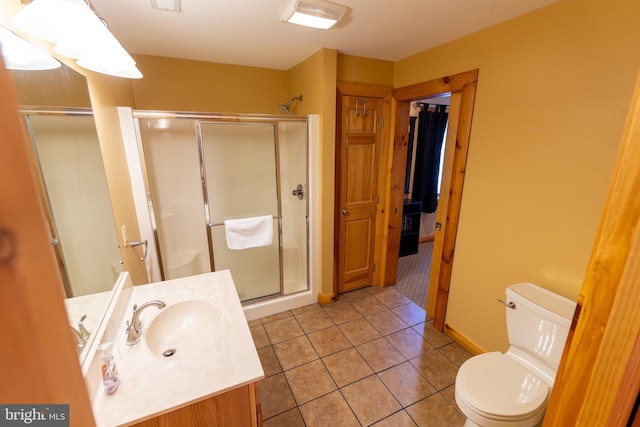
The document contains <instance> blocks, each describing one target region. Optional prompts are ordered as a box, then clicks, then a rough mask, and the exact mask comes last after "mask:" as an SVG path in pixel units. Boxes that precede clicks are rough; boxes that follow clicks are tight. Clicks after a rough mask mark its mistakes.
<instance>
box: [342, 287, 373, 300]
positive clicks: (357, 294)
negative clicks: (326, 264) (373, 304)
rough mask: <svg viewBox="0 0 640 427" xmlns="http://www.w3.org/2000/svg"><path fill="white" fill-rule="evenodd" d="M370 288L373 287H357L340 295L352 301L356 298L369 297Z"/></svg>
mask: <svg viewBox="0 0 640 427" xmlns="http://www.w3.org/2000/svg"><path fill="white" fill-rule="evenodd" d="M370 288H371V287H366V288H362V289H357V290H355V291H349V292H345V293H344V294H340V296H341V297H343V298H344V299H346V300H347V301H352V300H354V299H358V298H362V297H367V296H369V295H371V294H370V293H369V289H370Z"/></svg>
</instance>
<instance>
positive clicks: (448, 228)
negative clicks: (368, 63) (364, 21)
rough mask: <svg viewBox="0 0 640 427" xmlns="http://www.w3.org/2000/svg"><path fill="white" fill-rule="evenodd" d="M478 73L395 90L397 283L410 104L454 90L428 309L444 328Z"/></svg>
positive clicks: (389, 265)
mask: <svg viewBox="0 0 640 427" xmlns="http://www.w3.org/2000/svg"><path fill="white" fill-rule="evenodd" d="M477 78H478V70H472V71H467V72H464V73H460V74H455V75H452V76H446V77H442V78H440V79H436V80H431V81H427V82H423V83H418V84H414V85H410V86H405V87H401V88H397V89H394V90H393V99H394V100H395V102H396V108H395V127H394V136H393V153H392V167H391V177H390V186H389V188H390V194H389V199H388V202H389V209H388V212H389V216H388V230H389V233H388V238H387V241H386V254H385V257H384V258H385V263H384V264H385V273H384V284H395V280H396V275H397V269H398V256H397V254H398V248H399V245H400V238H401V231H402V205H403V203H404V182H405V178H406V159H407V150H408V129H409V110H410V104H411V102H414V101H417V100H419V99H423V98H429V97H434V96H437V95H440V94H443V93H446V92H450V93H451V102H450V109H449V129H448V132H447V137H446V142H445V157H444V164H443V176H442V188H441V195H440V200H439V209H438V211H437V217H436V234H435V238H434V247H433V258H432V264H431V273H430V276H429V282H430V286H429V295H428V298H427V307H426V308H427V313H428V314H429V315H431V316H433V317H434V323H433V325H434V327H435V328H436V329H438V330H443V329H444V317H445V313H446V308H447V299H448V295H449V285H450V282H451V271H452V267H453V256H454V249H455V241H456V234H457V229H458V217H459V214H460V204H461V200H462V188H463V185H464V176H465V168H466V162H467V152H468V149H469V137H470V132H471V119H472V117H473V105H474V101H475V91H476V84H477Z"/></svg>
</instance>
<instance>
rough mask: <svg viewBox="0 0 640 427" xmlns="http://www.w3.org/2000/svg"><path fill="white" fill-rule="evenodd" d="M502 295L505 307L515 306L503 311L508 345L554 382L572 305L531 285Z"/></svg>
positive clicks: (568, 301) (518, 287) (511, 289)
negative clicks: (504, 295) (505, 302)
mask: <svg viewBox="0 0 640 427" xmlns="http://www.w3.org/2000/svg"><path fill="white" fill-rule="evenodd" d="M506 293H507V304H509V303H511V302H513V303H514V304H515V309H511V308H508V307H507V308H506V311H507V331H508V334H509V343H510V344H511V346H512V348H514V347H515V348H516V349H518V350H519V351H516V352H517V353H518V354H520V355H521V356H522V357H524V358H526V359H530V360H529V363H531V364H533V365H538V367H539V368H540V369H542V370H544V371H546V372H548V374H549V375H550V376H551V377H552V378H551V380H553V379H555V373H556V372H557V370H558V365H559V364H560V359H561V357H562V351H563V349H564V344H565V342H566V340H567V334H568V333H569V327H570V326H571V319H572V317H573V312H574V311H575V308H576V303H575V302H573V301H571V300H569V299H567V298H565V297H563V296H560V295H557V294H555V293H553V292H551V291H548V290H546V289H544V288H541V287H539V286H537V285H534V284H533V283H518V284H515V285H511V286H509V287H508V288H507V291H506ZM510 352H511V350H510ZM522 353H524V354H522ZM540 363H542V364H544V366H539V364H540Z"/></svg>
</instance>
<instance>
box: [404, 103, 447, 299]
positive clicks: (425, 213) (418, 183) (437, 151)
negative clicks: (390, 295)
mask: <svg viewBox="0 0 640 427" xmlns="http://www.w3.org/2000/svg"><path fill="white" fill-rule="evenodd" d="M450 100H451V96H450V94H449V93H446V94H443V95H442V96H439V97H436V98H425V99H420V100H417V101H414V102H411V109H410V115H409V139H408V147H407V163H406V164H407V167H406V175H405V185H404V193H405V199H404V204H403V209H402V210H403V213H402V215H403V216H402V231H401V236H400V254H399V260H398V270H397V275H396V290H397V291H399V292H401V293H402V294H403V295H405V296H407V297H408V298H409V299H411V300H412V301H413V302H415V303H416V304H417V305H419V306H420V307H426V304H427V292H428V289H429V275H430V271H431V259H432V253H433V241H434V238H435V226H436V215H437V209H438V200H439V197H440V189H441V183H442V172H443V161H444V149H445V148H446V144H444V141H445V140H446V134H447V128H448V112H449V104H450Z"/></svg>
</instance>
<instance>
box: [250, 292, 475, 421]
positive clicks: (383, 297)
mask: <svg viewBox="0 0 640 427" xmlns="http://www.w3.org/2000/svg"><path fill="white" fill-rule="evenodd" d="M249 326H250V328H251V333H252V335H253V339H254V342H255V344H256V348H257V349H258V354H259V355H260V360H261V361H262V366H263V368H264V372H265V379H264V380H263V381H262V382H261V384H260V399H261V403H262V412H263V419H264V425H265V427H272V426H292V427H297V426H306V427H315V426H322V427H326V426H336V427H342V426H370V425H375V426H378V427H382V426H393V427H402V426H427V425H428V426H436V427H441V426H442V427H444V426H462V425H463V424H464V421H465V420H464V417H463V415H462V414H461V413H460V412H459V410H458V408H457V406H456V404H455V399H454V383H455V378H456V373H457V371H458V367H459V366H460V365H461V364H462V363H463V362H464V361H465V360H467V359H468V358H469V357H471V354H470V353H469V352H467V351H466V350H465V349H464V348H462V347H461V346H460V345H458V344H457V343H456V342H454V341H453V340H452V339H450V338H449V337H447V336H446V335H444V334H442V333H440V332H438V331H436V330H435V329H434V328H433V326H432V324H431V319H429V318H428V317H427V316H426V314H425V311H424V310H423V309H422V308H420V307H419V306H417V305H416V304H415V303H413V302H412V301H411V300H409V299H408V298H407V297H405V296H404V295H402V294H401V293H399V292H397V291H395V290H393V289H389V288H372V287H369V288H364V289H359V290H356V291H352V292H349V293H347V294H343V295H341V298H340V300H339V301H338V302H336V303H335V304H331V305H327V306H324V307H322V306H320V305H318V304H312V305H308V306H305V307H301V308H298V309H295V310H290V311H286V312H283V313H279V314H275V315H273V316H268V317H264V318H262V319H258V320H253V321H251V322H249Z"/></svg>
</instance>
